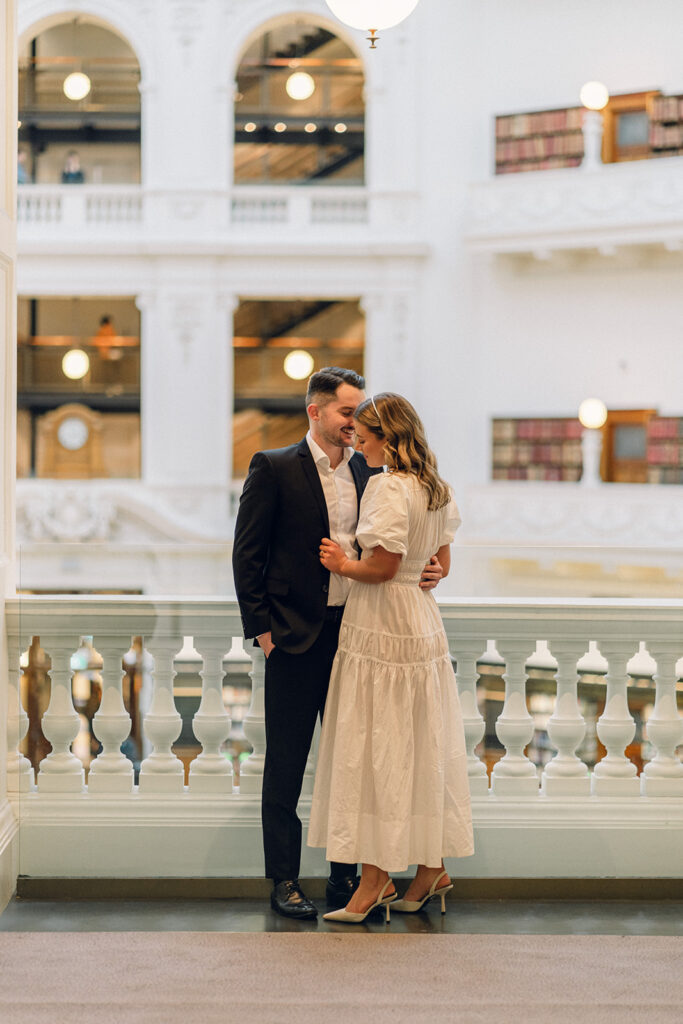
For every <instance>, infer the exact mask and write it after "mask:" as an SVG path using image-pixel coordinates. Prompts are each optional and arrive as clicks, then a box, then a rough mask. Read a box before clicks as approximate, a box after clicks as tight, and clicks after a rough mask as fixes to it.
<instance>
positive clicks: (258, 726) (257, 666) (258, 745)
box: [240, 641, 266, 795]
mask: <svg viewBox="0 0 683 1024" xmlns="http://www.w3.org/2000/svg"><path fill="white" fill-rule="evenodd" d="M248 643H249V644H250V645H251V641H248ZM248 654H249V657H250V658H251V665H252V668H251V672H250V673H249V675H250V676H251V704H250V705H249V711H248V712H247V714H246V715H245V718H244V735H245V736H246V738H247V740H248V742H249V743H250V744H251V747H252V753H251V754H250V755H249V757H247V758H245V760H244V761H243V762H242V764H241V765H240V793H246V794H249V795H253V794H256V793H258V794H260V793H261V789H262V787H263V766H264V764H265V761H266V715H265V678H266V659H265V656H264V654H263V651H262V650H261V648H260V647H252V646H249V648H248Z"/></svg>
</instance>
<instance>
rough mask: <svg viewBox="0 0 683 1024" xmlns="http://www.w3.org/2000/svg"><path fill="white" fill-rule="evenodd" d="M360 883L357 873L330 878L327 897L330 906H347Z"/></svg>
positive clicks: (326, 891) (326, 889) (326, 888)
mask: <svg viewBox="0 0 683 1024" xmlns="http://www.w3.org/2000/svg"><path fill="white" fill-rule="evenodd" d="M359 884H360V878H358V876H357V875H347V876H343V877H341V878H328V879H327V885H326V887H325V899H326V900H327V905H328V907H345V906H346V904H347V903H348V902H349V900H350V899H351V897H352V896H353V894H354V892H355V891H356V889H357V888H358V886H359Z"/></svg>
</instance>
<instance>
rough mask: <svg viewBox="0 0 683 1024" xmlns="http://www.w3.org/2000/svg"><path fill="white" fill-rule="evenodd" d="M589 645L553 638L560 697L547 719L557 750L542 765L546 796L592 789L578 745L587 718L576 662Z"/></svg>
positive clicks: (565, 794) (549, 734)
mask: <svg viewBox="0 0 683 1024" xmlns="http://www.w3.org/2000/svg"><path fill="white" fill-rule="evenodd" d="M585 649H586V645H585V644H583V643H581V642H578V641H574V640H553V642H552V650H553V654H554V655H555V656H556V658H557V662H558V668H557V697H556V699H555V708H554V710H553V713H552V715H551V716H550V718H549V719H548V736H549V737H550V742H551V743H552V745H553V746H554V747H555V749H556V750H557V753H556V754H555V755H554V757H553V758H552V760H551V761H550V762H549V763H548V764H547V765H546V766H545V768H544V769H543V774H542V776H541V791H542V792H543V793H544V794H545V795H546V796H585V795H587V794H589V793H590V786H591V784H590V776H589V774H588V768H587V766H586V765H585V764H584V763H583V761H582V760H581V759H580V758H579V757H577V755H576V749H577V747H579V746H580V745H581V743H582V742H583V738H584V736H585V735H586V720H585V719H584V717H583V715H582V714H581V712H580V711H579V700H578V681H579V680H578V671H577V667H576V666H577V662H578V661H579V658H580V657H581V656H582V655H583V654H584V653H585Z"/></svg>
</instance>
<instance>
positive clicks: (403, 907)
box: [394, 871, 453, 914]
mask: <svg viewBox="0 0 683 1024" xmlns="http://www.w3.org/2000/svg"><path fill="white" fill-rule="evenodd" d="M446 874H447V872H446V871H442V872H441V874H440V875H437V876H436V878H435V879H434V881H433V882H432V884H431V887H430V890H429V892H428V893H427V895H426V896H425V897H423V899H421V900H396V901H395V902H394V910H398V911H399V913H401V914H415V913H416V912H417V911H418V910H422V908H423V907H424V905H425V903H429V901H430V900H431V899H433V897H434V896H440V897H441V913H442V914H445V913H446V893H447V892H450V891H451V889H452V888H453V883H452V882H451V883H450V884H449V885H442V886H441V888H440V889H437V887H436V886H437V882H440V881H441V879H442V878H443V877H444V875H446Z"/></svg>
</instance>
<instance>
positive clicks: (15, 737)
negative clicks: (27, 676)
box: [7, 636, 35, 793]
mask: <svg viewBox="0 0 683 1024" xmlns="http://www.w3.org/2000/svg"><path fill="white" fill-rule="evenodd" d="M7 646H8V652H9V690H8V708H7V790H8V792H10V793H26V792H28V791H29V790H31V789H33V788H34V787H35V783H34V781H33V767H32V765H31V762H30V761H29V759H28V758H27V757H24V755H23V754H22V753H21V751H20V750H19V744H20V743H21V741H22V740H23V738H24V736H25V735H26V733H27V732H28V726H29V720H28V715H27V714H26V712H25V711H24V706H23V704H22V703H21V677H22V675H23V669H22V667H21V641H20V638H19V637H18V636H10V638H9V643H8V645H7Z"/></svg>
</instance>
